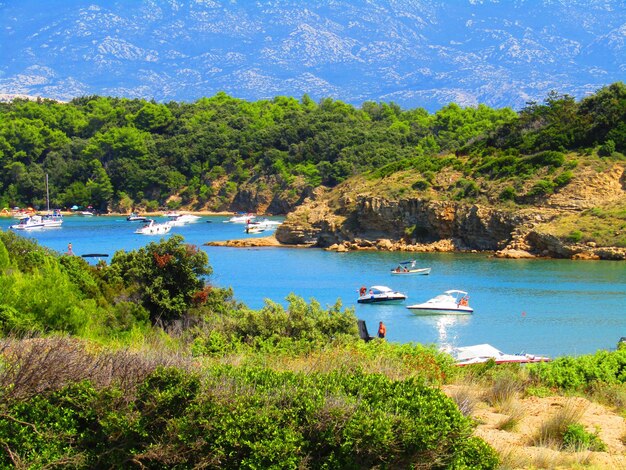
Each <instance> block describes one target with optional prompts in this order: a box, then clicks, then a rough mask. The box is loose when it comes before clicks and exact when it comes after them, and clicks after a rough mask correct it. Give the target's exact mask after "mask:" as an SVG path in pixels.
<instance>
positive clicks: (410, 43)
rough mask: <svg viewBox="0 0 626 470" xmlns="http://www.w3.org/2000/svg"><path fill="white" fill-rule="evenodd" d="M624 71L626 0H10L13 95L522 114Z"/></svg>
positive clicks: (3, 15)
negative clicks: (285, 99)
mask: <svg viewBox="0 0 626 470" xmlns="http://www.w3.org/2000/svg"><path fill="white" fill-rule="evenodd" d="M625 73H626V4H624V1H623V0H584V1H583V0H563V1H558V0H449V1H441V0H360V1H356V0H355V1H349V0H309V1H300V0H258V1H253V0H249V1H245V0H126V1H119V0H118V1H104V0H47V1H41V0H19V1H17V0H14V1H3V0H0V94H3V95H4V96H5V97H13V96H18V95H28V96H41V97H46V98H52V99H58V100H70V99H72V98H74V97H78V96H85V95H93V94H97V95H106V96H120V97H129V98H145V99H154V100H155V101H157V102H167V101H171V100H174V101H195V100H197V99H199V98H201V97H203V96H212V95H214V94H215V93H217V92H218V91H225V92H226V93H228V94H229V95H231V96H234V97H237V98H242V99H247V100H258V99H271V98H273V97H275V96H279V95H287V96H295V97H297V98H299V97H301V96H303V95H304V94H308V95H309V96H310V97H311V98H313V99H315V100H320V99H323V98H327V97H330V98H334V99H338V100H342V101H344V102H347V103H350V104H354V105H356V106H358V105H360V104H362V103H363V102H365V101H384V102H395V103H397V104H399V105H400V106H402V107H404V108H413V107H423V108H426V109H427V110H429V111H436V110H437V109H439V108H441V107H442V106H445V105H447V104H449V103H451V102H455V103H457V104H459V105H461V106H476V105H478V104H481V103H484V104H486V105H489V106H492V107H505V106H510V107H512V108H514V109H520V108H522V107H524V106H525V105H526V103H527V102H529V101H543V99H545V98H546V96H547V95H548V93H549V92H550V91H553V90H554V91H557V92H558V93H563V94H569V95H572V96H574V97H576V98H581V97H584V96H585V95H586V94H589V93H593V92H594V91H596V90H597V89H599V88H601V87H602V86H605V85H607V84H610V83H613V82H615V81H621V80H623V77H624V75H625Z"/></svg>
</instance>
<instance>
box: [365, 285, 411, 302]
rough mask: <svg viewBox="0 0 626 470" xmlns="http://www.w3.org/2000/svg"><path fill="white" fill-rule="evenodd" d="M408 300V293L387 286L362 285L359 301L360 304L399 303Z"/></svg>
mask: <svg viewBox="0 0 626 470" xmlns="http://www.w3.org/2000/svg"><path fill="white" fill-rule="evenodd" d="M404 300H406V295H405V294H403V293H402V292H398V291H395V290H393V289H391V288H389V287H387V286H372V287H370V288H369V289H367V288H365V287H361V289H360V290H359V298H358V299H357V302H358V303H360V304H375V303H380V302H383V303H399V302H403V301H404Z"/></svg>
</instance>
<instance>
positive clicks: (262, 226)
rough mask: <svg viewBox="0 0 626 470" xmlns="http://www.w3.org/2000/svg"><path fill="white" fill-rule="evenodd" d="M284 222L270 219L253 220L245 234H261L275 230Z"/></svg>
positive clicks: (247, 226)
mask: <svg viewBox="0 0 626 470" xmlns="http://www.w3.org/2000/svg"><path fill="white" fill-rule="evenodd" d="M281 223H282V222H278V221H276V220H268V219H253V220H251V221H249V222H248V223H247V224H246V228H245V230H244V232H246V233H261V232H265V231H266V230H275V229H276V227H278V226H279V225H280V224H281Z"/></svg>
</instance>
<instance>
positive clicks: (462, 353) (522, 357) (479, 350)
mask: <svg viewBox="0 0 626 470" xmlns="http://www.w3.org/2000/svg"><path fill="white" fill-rule="evenodd" d="M444 351H445V352H447V353H449V354H450V355H451V356H452V357H453V358H454V359H455V361H456V365H458V366H466V365H470V364H482V363H484V362H487V361H489V360H493V361H494V362H495V363H496V364H509V363H516V364H527V363H531V362H549V361H550V360H551V359H550V358H549V357H546V356H537V355H535V354H526V353H521V354H506V353H503V352H502V351H500V350H498V349H496V348H494V347H493V346H491V345H490V344H477V345H475V346H465V347H456V348H454V347H453V348H448V349H444Z"/></svg>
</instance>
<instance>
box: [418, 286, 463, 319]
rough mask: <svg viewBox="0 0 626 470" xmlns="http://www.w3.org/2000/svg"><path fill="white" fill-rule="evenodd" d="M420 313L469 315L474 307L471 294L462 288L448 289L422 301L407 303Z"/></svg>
mask: <svg viewBox="0 0 626 470" xmlns="http://www.w3.org/2000/svg"><path fill="white" fill-rule="evenodd" d="M406 308H409V309H411V310H413V313H416V314H418V315H437V314H439V315H469V314H471V313H472V312H473V311H474V309H473V308H471V307H470V306H469V296H468V295H467V292H464V291H462V290H447V291H445V292H444V293H443V294H439V295H438V296H437V297H433V298H432V299H430V300H428V301H426V302H424V303H422V304H415V305H407V307H406Z"/></svg>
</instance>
